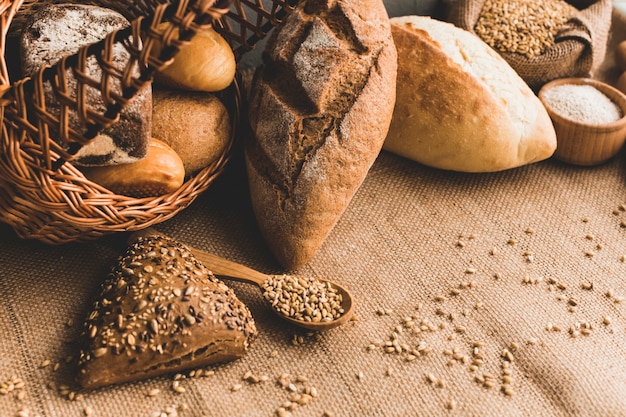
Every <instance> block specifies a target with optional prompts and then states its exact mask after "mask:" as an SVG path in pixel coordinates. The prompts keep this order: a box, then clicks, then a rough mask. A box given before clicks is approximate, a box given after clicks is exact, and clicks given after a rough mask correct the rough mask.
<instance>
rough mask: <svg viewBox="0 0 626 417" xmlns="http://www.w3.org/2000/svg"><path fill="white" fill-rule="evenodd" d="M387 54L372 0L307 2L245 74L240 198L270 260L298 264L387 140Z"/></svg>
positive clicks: (391, 62) (378, 8) (385, 24)
mask: <svg viewBox="0 0 626 417" xmlns="http://www.w3.org/2000/svg"><path fill="white" fill-rule="evenodd" d="M396 66H397V56H396V51H395V46H394V45H393V41H392V38H391V32H390V27H389V18H388V16H387V12H386V10H385V8H384V5H383V4H382V1H380V0H368V1H356V0H337V1H324V0H308V1H303V2H301V3H299V5H298V8H297V9H296V10H295V11H294V12H293V13H292V14H290V15H289V16H288V17H287V18H286V20H285V22H284V24H283V26H282V27H279V28H277V29H275V31H274V32H273V33H272V35H271V36H270V38H269V40H268V43H267V45H266V48H265V51H264V61H263V65H262V66H261V68H260V69H259V71H258V72H257V73H256V74H255V78H254V80H253V84H252V91H251V99H250V113H249V118H250V124H251V128H252V131H253V136H254V137H253V138H252V139H251V140H249V141H248V142H247V143H246V146H245V155H246V162H247V167H248V178H249V185H250V195H251V199H252V204H253V208H254V212H255V215H256V217H257V220H258V223H259V227H260V229H261V231H262V233H263V235H264V237H265V239H266V241H267V242H268V244H269V246H270V248H271V249H272V251H273V252H274V254H275V256H276V257H277V259H278V260H279V262H280V263H281V264H282V265H283V266H285V267H287V268H289V269H293V268H297V267H299V266H301V265H303V264H305V263H307V262H308V261H309V260H310V259H311V258H312V257H313V256H314V254H315V253H316V251H317V250H318V248H319V247H320V245H321V244H322V242H323V241H324V239H325V238H326V236H327V235H328V233H329V232H330V230H331V229H332V228H333V227H334V225H335V224H336V222H337V221H338V220H339V218H340V216H341V214H342V213H343V211H344V210H345V209H346V207H347V206H348V204H349V202H350V200H351V199H352V197H353V195H354V193H355V192H356V191H357V189H358V188H359V186H360V185H361V183H362V181H363V180H364V178H365V176H366V174H367V171H368V170H369V168H370V167H371V165H372V163H373V162H374V160H375V159H376V157H377V156H378V153H379V152H380V149H381V147H382V142H383V140H384V138H385V136H386V134H387V130H388V127H389V123H390V120H391V114H392V111H393V105H394V102H395V78H396Z"/></svg>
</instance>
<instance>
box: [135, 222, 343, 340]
mask: <svg viewBox="0 0 626 417" xmlns="http://www.w3.org/2000/svg"><path fill="white" fill-rule="evenodd" d="M149 236H164V237H165V235H164V234H162V233H160V232H158V231H157V230H155V229H152V228H147V229H143V230H139V231H137V232H134V233H133V234H132V235H131V236H130V237H129V239H128V242H129V243H130V244H132V243H134V242H135V241H136V240H137V239H138V238H140V237H149ZM185 245H186V246H187V247H188V248H189V250H190V251H191V253H192V254H193V255H194V256H195V257H196V258H197V259H198V260H199V261H200V262H202V263H203V264H204V265H205V266H206V267H207V268H208V269H209V270H210V271H212V272H213V273H214V274H215V275H219V276H222V277H224V278H227V279H231V280H235V281H240V282H245V283H248V284H256V285H257V287H259V289H260V290H261V292H262V293H264V292H265V289H264V284H265V283H266V282H267V281H268V280H269V279H271V278H272V277H275V276H272V275H267V274H264V273H262V272H259V271H256V270H254V269H252V268H248V267H247V266H244V265H241V264H239V263H237V262H233V261H229V260H228V259H224V258H221V257H219V256H217V255H213V254H212V253H209V252H205V251H203V250H200V249H196V248H193V247H191V246H189V245H187V244H185ZM319 281H321V282H323V283H330V285H331V287H332V288H334V289H335V290H336V291H337V294H339V295H341V307H342V309H343V313H342V314H341V316H339V317H338V318H335V319H333V320H329V321H307V320H298V319H296V318H293V317H290V316H289V315H287V314H283V313H282V312H281V311H280V310H278V309H276V308H274V307H273V306H270V307H271V309H272V311H274V312H275V313H276V314H277V315H278V316H280V317H281V318H283V319H284V320H287V321H288V322H290V323H293V324H295V325H296V326H300V327H303V328H305V329H308V330H313V331H322V330H328V329H332V328H334V327H337V326H340V325H342V324H344V323H345V322H347V321H348V320H350V318H351V317H352V315H353V313H354V302H353V297H352V294H350V292H349V291H348V290H347V289H346V288H344V287H342V286H341V285H339V284H337V283H336V282H332V281H327V280H319ZM263 300H264V301H266V302H267V303H270V301H269V300H267V299H266V298H265V297H263Z"/></svg>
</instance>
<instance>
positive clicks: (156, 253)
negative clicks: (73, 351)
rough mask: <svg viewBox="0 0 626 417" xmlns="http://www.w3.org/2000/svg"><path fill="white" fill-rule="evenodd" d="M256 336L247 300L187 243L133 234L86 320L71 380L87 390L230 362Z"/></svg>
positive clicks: (240, 355) (248, 345) (243, 350)
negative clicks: (74, 372) (76, 370)
mask: <svg viewBox="0 0 626 417" xmlns="http://www.w3.org/2000/svg"><path fill="white" fill-rule="evenodd" d="M256 335H257V331H256V326H255V323H254V319H253V318H252V315H251V314H250V311H249V310H248V308H247V307H246V306H245V304H243V303H242V302H241V301H240V300H239V299H238V298H237V296H236V295H235V293H234V292H233V290H232V289H230V288H229V287H227V286H226V285H225V284H224V283H222V282H221V281H219V280H218V279H217V278H216V277H215V276H214V275H213V274H212V273H211V272H210V271H209V270H208V269H207V268H206V267H205V266H204V265H203V264H202V263H200V262H199V261H198V260H197V259H196V258H195V257H194V256H193V254H191V252H190V251H189V249H188V248H187V247H186V246H185V245H183V244H181V243H179V242H177V241H175V240H173V239H170V238H167V237H162V236H149V237H139V238H138V239H137V241H136V242H135V243H133V244H132V245H131V246H130V247H129V248H128V250H127V251H126V253H125V254H124V255H123V256H122V257H120V259H119V263H118V264H117V265H116V266H115V267H114V268H113V270H112V271H111V273H110V274H109V276H108V278H107V279H106V280H105V281H104V282H103V284H102V288H101V293H100V294H99V297H98V298H97V299H96V300H95V301H94V304H93V309H92V311H91V312H90V313H89V314H88V317H87V319H86V320H85V322H84V325H83V331H82V333H81V339H82V347H81V350H80V357H79V361H78V362H79V363H78V366H79V372H78V376H77V379H78V382H79V383H80V384H81V386H82V387H84V388H88V389H92V388H98V387H102V386H105V385H111V384H118V383H122V382H127V381H135V380H139V379H145V378H149V377H153V376H156V375H162V374H165V373H171V372H180V371H183V370H185V369H190V368H198V367H202V366H206V365H210V364H215V363H219V362H225V361H231V360H234V359H237V358H240V357H242V356H243V355H244V354H245V353H246V351H247V350H248V348H249V347H250V345H251V343H252V342H253V341H254V339H255V338H256Z"/></svg>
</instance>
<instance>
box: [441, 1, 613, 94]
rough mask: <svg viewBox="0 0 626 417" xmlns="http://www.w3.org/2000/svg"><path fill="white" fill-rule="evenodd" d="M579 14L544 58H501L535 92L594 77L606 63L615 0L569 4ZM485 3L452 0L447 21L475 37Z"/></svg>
mask: <svg viewBox="0 0 626 417" xmlns="http://www.w3.org/2000/svg"><path fill="white" fill-rule="evenodd" d="M568 3H570V4H571V5H573V6H575V7H576V8H577V9H578V10H579V12H578V13H577V14H576V15H575V16H574V17H572V18H570V19H569V20H568V21H567V23H566V24H565V25H563V26H562V27H561V29H560V30H559V32H558V34H557V35H556V36H555V44H554V46H552V47H550V48H548V49H547V50H546V51H545V52H544V53H543V54H542V55H539V56H535V57H530V58H529V57H526V56H524V55H521V54H517V53H510V52H501V51H498V52H499V53H500V55H502V57H503V58H504V59H505V60H506V61H507V62H508V63H509V64H510V65H511V66H512V67H513V69H515V70H516V71H517V72H518V73H519V75H520V76H521V77H522V78H523V79H524V80H525V81H526V82H527V83H528V85H530V86H531V88H533V89H539V88H540V87H541V86H542V85H543V84H545V83H547V82H548V81H551V80H554V79H557V78H564V77H587V76H593V74H594V72H595V71H596V70H597V69H598V67H599V66H600V64H601V63H602V62H603V61H604V58H605V54H606V47H607V40H608V34H609V30H610V28H611V13H612V3H611V0H580V1H575V0H571V1H568ZM484 4H485V0H450V1H449V4H448V5H447V17H446V18H447V20H448V21H450V22H451V23H454V24H455V25H457V26H459V27H462V28H464V29H466V30H468V31H470V32H472V33H474V34H476V31H475V30H474V26H475V25H476V22H477V21H478V19H479V16H480V12H481V10H482V8H483V5H484Z"/></svg>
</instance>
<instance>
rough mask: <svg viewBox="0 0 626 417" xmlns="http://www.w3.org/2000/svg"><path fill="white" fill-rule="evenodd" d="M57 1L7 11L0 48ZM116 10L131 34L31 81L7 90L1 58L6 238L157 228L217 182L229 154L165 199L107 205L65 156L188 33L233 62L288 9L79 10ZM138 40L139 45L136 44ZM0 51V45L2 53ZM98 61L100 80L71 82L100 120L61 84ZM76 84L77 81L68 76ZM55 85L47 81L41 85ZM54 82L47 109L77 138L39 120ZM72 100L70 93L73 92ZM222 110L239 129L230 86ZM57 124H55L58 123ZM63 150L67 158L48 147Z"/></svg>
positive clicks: (171, 6)
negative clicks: (205, 38)
mask: <svg viewBox="0 0 626 417" xmlns="http://www.w3.org/2000/svg"><path fill="white" fill-rule="evenodd" d="M51 2H52V3H67V1H55V0H50V1H48V2H45V1H44V2H41V1H32V2H28V1H14V2H12V3H10V5H7V4H5V9H3V10H1V11H0V12H1V14H0V27H1V28H2V34H1V35H0V36H3V37H4V39H5V40H6V39H8V37H10V36H12V35H15V34H17V33H19V32H20V29H21V25H23V24H24V22H25V21H26V20H27V18H28V16H29V15H30V14H32V13H34V11H35V10H37V8H38V7H41V6H42V5H43V4H45V3H51ZM83 3H87V4H94V5H98V6H102V7H108V8H110V9H113V10H117V11H118V12H120V13H121V14H123V15H124V16H125V17H126V18H127V19H128V20H129V21H131V26H130V27H128V28H125V29H122V30H120V31H117V32H112V33H110V34H109V35H108V36H107V37H106V39H104V40H102V41H100V42H98V43H94V44H91V45H85V46H83V47H82V48H81V50H80V51H79V52H78V53H77V54H75V55H72V56H68V57H63V58H62V59H61V60H60V61H59V63H58V64H56V65H54V66H49V67H43V68H41V69H40V70H39V71H38V72H37V73H36V74H35V75H34V76H33V77H32V78H25V77H24V78H19V79H18V80H17V81H14V80H10V74H9V71H8V69H7V67H8V65H7V61H6V56H9V55H10V54H7V51H6V50H2V68H0V88H1V89H2V93H3V94H2V100H1V102H0V103H1V104H0V110H1V113H0V114H1V116H0V120H1V121H2V127H3V131H2V134H1V135H0V220H2V221H3V222H5V223H7V224H9V225H10V226H11V227H12V228H13V229H14V230H15V231H16V233H17V234H18V235H19V236H21V237H23V238H29V239H37V240H40V241H42V242H45V243H51V244H59V243H65V242H71V241H83V240H92V239H96V238H98V237H101V236H103V235H106V234H111V233H115V232H125V231H134V230H139V229H142V228H145V227H149V226H152V225H154V224H157V223H160V222H162V221H165V220H167V219H169V218H171V217H173V216H174V215H176V214H177V213H178V212H180V211H181V210H183V209H184V208H186V207H187V206H188V205H189V204H191V203H192V202H193V201H194V200H195V198H196V197H197V196H198V195H199V194H201V193H202V192H203V191H205V190H206V189H207V188H208V187H209V186H210V184H211V183H212V182H213V181H214V180H215V178H216V177H217V176H218V175H220V174H221V172H222V171H223V169H224V167H225V165H226V163H227V161H228V160H229V158H230V148H231V147H230V146H229V147H227V149H226V151H225V152H224V154H223V155H222V156H221V157H220V158H218V159H217V160H216V161H215V162H214V163H212V164H211V165H210V166H207V167H206V168H204V169H202V170H201V171H200V172H198V173H197V174H195V175H194V176H193V177H190V178H189V179H187V180H186V181H185V183H184V184H183V185H182V186H181V187H180V188H179V189H178V190H177V191H175V192H173V193H171V194H167V195H163V196H159V197H154V198H139V199H138V198H131V197H128V196H123V195H117V194H114V193H112V192H111V191H109V190H107V189H105V188H103V187H101V186H99V185H98V184H95V183H92V182H90V181H89V180H87V179H86V178H85V177H84V175H83V174H82V173H81V172H80V171H79V170H78V169H77V168H75V167H74V166H73V165H72V163H71V160H72V156H73V155H72V153H73V151H75V150H77V149H79V148H80V147H81V146H82V145H84V144H86V143H88V142H89V140H90V138H93V137H94V136H95V135H96V134H97V133H98V132H99V131H100V130H101V129H103V128H106V127H109V126H111V125H112V124H113V123H115V122H116V121H117V117H118V115H119V111H120V110H121V109H123V108H124V107H125V106H126V105H127V103H128V102H129V101H130V100H132V98H133V97H134V96H135V94H137V92H138V91H140V90H141V89H142V88H150V82H151V76H152V74H153V72H154V71H156V70H159V69H160V68H162V67H163V66H165V65H167V64H168V63H170V62H171V59H175V55H176V53H177V51H178V49H179V47H180V45H182V44H184V43H185V42H187V41H189V40H190V39H191V38H192V37H193V36H194V35H195V33H196V31H197V30H198V29H199V28H201V27H203V26H206V25H209V24H212V25H213V27H214V28H216V30H218V32H220V33H221V34H222V36H224V37H225V38H226V39H227V40H228V41H229V43H230V44H231V46H232V47H233V50H234V52H235V57H236V58H237V59H239V58H240V57H241V56H242V55H243V54H244V53H245V52H247V51H249V50H250V49H252V48H253V47H254V45H255V44H256V42H258V41H259V40H261V39H262V38H263V37H264V36H265V34H266V33H267V32H268V31H269V30H271V28H273V27H274V26H276V25H278V24H279V23H280V22H281V19H282V18H283V17H284V15H285V14H286V13H289V12H290V11H291V10H292V9H293V4H295V3H297V0H291V1H288V0H273V1H271V2H266V3H265V4H268V6H264V5H263V3H262V2H257V1H249V0H181V1H180V2H172V3H168V2H165V1H162V2H159V1H156V0H154V1H151V0H134V1H130V2H122V1H111V0H101V1H86V2H83ZM164 21H168V22H171V23H173V25H172V26H173V27H177V28H179V29H180V35H179V37H178V38H174V39H173V40H171V41H170V43H169V44H168V45H170V48H164V50H165V52H164V55H162V56H161V57H159V59H155V58H153V57H151V56H150V49H151V48H152V47H153V46H154V45H155V43H156V42H162V43H165V38H166V34H165V33H163V32H161V31H158V30H156V29H155V28H157V27H158V25H159V23H161V22H164ZM139 39H141V40H142V42H138V41H137V40H139ZM115 42H119V43H122V44H123V45H124V46H125V47H126V48H127V50H128V51H129V52H130V55H131V58H130V60H129V62H128V63H127V64H126V65H125V67H124V68H116V67H115V66H111V63H110V62H107V60H106V59H105V58H103V57H105V56H106V54H107V51H108V50H109V48H111V47H112V45H113V43H115ZM2 45H3V48H5V47H4V45H5V43H3V44H2ZM94 55H101V59H100V60H99V62H100V63H101V67H102V74H103V75H102V79H98V80H93V79H89V77H87V76H86V74H85V76H84V77H82V78H81V77H79V76H77V77H76V78H77V79H79V80H80V81H79V85H83V86H89V87H85V88H96V89H100V90H101V94H102V97H103V100H106V101H107V104H108V111H107V112H104V114H102V113H98V112H96V111H94V109H91V108H88V106H86V105H85V104H84V102H83V101H82V100H81V99H80V97H76V93H75V91H64V90H63V87H64V86H63V77H62V74H64V73H65V71H66V70H67V69H68V68H70V69H74V70H76V69H77V68H80V66H81V63H83V62H85V60H86V59H87V57H88V56H94ZM137 65H138V66H139V68H141V75H140V76H139V77H133V76H132V71H131V68H133V67H135V68H136V66H137ZM75 74H80V71H78V72H75ZM51 80H55V81H51ZM51 82H55V83H56V84H58V85H54V88H56V89H57V99H58V100H59V102H60V103H62V105H63V106H68V107H71V108H74V109H77V110H78V111H79V113H81V115H82V117H84V119H85V121H86V122H87V125H89V126H90V128H89V129H88V130H87V131H86V132H77V131H73V130H71V129H69V128H68V126H67V123H65V121H64V120H62V118H55V117H53V116H52V115H51V114H49V113H48V112H47V111H46V106H45V104H46V103H45V100H44V99H43V89H44V84H45V83H51ZM107 83H123V84H122V85H123V86H124V89H123V91H124V93H123V94H122V95H115V94H112V92H111V90H110V89H108V88H106V87H103V88H100V87H101V86H102V85H104V86H106V85H107ZM77 90H78V91H80V88H79V89H77ZM220 98H221V99H222V100H223V101H224V102H225V103H226V104H227V107H229V110H230V112H231V120H232V124H233V129H232V130H233V137H232V138H231V145H232V141H233V140H234V135H235V131H236V129H235V127H236V126H237V124H238V121H239V101H240V92H239V87H238V84H237V82H236V81H235V82H233V84H232V85H231V86H230V87H229V88H228V89H227V90H225V91H224V92H222V95H221V97H220ZM59 119H60V120H59ZM49 132H61V133H60V134H61V135H62V136H63V137H61V138H58V137H55V138H54V139H55V140H52V139H51V137H50V135H49ZM59 140H60V141H65V142H66V143H69V144H71V145H72V146H70V149H69V151H66V150H65V149H63V148H62V147H61V146H59V144H58V141H59Z"/></svg>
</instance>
